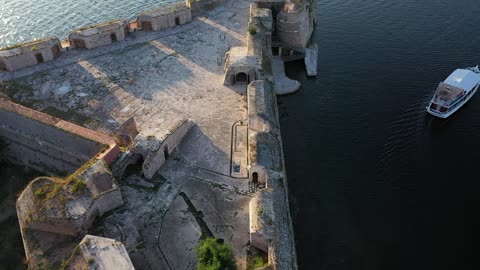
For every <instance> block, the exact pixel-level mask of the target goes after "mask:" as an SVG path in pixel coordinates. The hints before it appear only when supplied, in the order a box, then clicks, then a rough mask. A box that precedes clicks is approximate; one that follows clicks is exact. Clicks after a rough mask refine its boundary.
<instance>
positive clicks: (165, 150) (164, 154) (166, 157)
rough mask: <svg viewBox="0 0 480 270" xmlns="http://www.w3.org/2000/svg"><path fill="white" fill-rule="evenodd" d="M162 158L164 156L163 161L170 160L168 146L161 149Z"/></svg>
mask: <svg viewBox="0 0 480 270" xmlns="http://www.w3.org/2000/svg"><path fill="white" fill-rule="evenodd" d="M163 156H165V160H167V159H169V158H170V153H169V152H168V145H166V146H165V148H164V149H163Z"/></svg>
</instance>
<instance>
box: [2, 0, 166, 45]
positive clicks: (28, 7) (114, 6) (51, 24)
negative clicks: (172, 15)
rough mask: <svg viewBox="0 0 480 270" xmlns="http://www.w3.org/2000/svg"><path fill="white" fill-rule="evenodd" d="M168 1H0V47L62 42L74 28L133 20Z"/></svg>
mask: <svg viewBox="0 0 480 270" xmlns="http://www.w3.org/2000/svg"><path fill="white" fill-rule="evenodd" d="M167 2H175V1H170V0H136V1H127V0H93V1H92V0H75V1H74V0H35V1H32V0H0V47H4V46H8V45H12V44H15V43H18V42H22V41H28V40H31V39H34V38H42V37H49V36H57V37H59V38H60V39H64V38H66V37H67V36H68V33H69V32H70V31H71V30H72V29H74V28H77V27H81V26H84V25H88V24H91V23H99V22H103V21H108V20H112V19H117V18H123V19H133V18H135V17H136V16H137V15H138V13H140V12H141V11H144V10H148V9H152V8H156V7H160V6H162V5H164V4H165V3H167Z"/></svg>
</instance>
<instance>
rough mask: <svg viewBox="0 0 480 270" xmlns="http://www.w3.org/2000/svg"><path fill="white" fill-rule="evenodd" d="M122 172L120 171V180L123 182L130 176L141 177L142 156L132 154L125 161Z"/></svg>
mask: <svg viewBox="0 0 480 270" xmlns="http://www.w3.org/2000/svg"><path fill="white" fill-rule="evenodd" d="M126 162H127V163H126V165H124V168H123V170H122V171H121V175H120V177H119V178H120V179H121V180H124V179H126V178H127V177H129V176H131V175H136V176H142V174H143V162H144V159H143V156H142V155H140V154H133V155H132V156H130V157H129V158H128V160H127V161H126Z"/></svg>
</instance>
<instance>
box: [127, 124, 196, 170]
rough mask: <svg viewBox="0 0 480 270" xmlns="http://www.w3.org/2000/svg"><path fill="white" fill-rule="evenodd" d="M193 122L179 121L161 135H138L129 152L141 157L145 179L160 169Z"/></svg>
mask: <svg viewBox="0 0 480 270" xmlns="http://www.w3.org/2000/svg"><path fill="white" fill-rule="evenodd" d="M192 126H193V122H191V121H190V120H186V119H185V120H179V121H177V122H174V123H172V125H170V127H169V128H167V129H166V130H164V131H163V134H161V133H160V134H159V133H157V132H155V133H154V134H146V133H140V134H139V135H138V136H137V138H135V142H134V144H133V146H132V150H131V151H130V152H131V153H132V154H133V155H135V154H140V155H141V156H142V157H143V160H144V162H143V166H142V172H143V175H144V177H145V178H146V179H151V178H152V177H153V176H154V175H155V173H156V172H157V171H158V170H159V169H160V167H161V166H162V165H163V163H164V162H165V160H166V157H168V156H169V155H170V154H171V153H172V152H173V151H174V150H175V148H176V147H177V145H178V144H179V143H180V142H181V141H182V139H183V138H184V137H185V135H186V134H187V133H188V131H189V130H190V128H191V127H192Z"/></svg>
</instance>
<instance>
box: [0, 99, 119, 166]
mask: <svg viewBox="0 0 480 270" xmlns="http://www.w3.org/2000/svg"><path fill="white" fill-rule="evenodd" d="M0 137H1V139H2V141H4V144H5V145H4V147H3V149H2V158H4V159H8V160H10V161H12V162H15V163H20V164H22V165H26V166H28V167H32V168H34V169H36V170H38V171H41V172H44V173H46V174H49V175H67V174H70V173H72V172H73V171H75V170H76V169H77V168H79V167H81V166H82V165H83V164H84V163H85V162H87V161H88V160H90V159H91V158H93V157H94V156H96V155H97V154H98V155H100V156H102V158H105V159H106V161H107V162H112V161H113V159H115V157H116V155H118V153H119V148H118V147H117V145H116V144H115V141H114V140H113V139H111V138H109V137H108V136H106V135H103V134H100V133H98V132H95V131H92V130H89V129H86V128H83V127H80V126H77V125H74V124H71V123H68V122H66V121H63V120H60V119H58V118H55V117H52V116H49V115H46V114H43V113H41V112H38V111H35V110H32V109H29V108H26V107H23V106H21V105H18V104H15V103H12V102H10V101H7V100H3V99H0Z"/></svg>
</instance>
